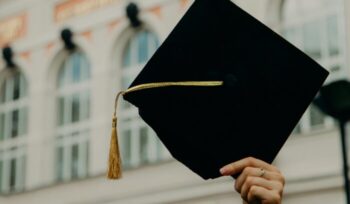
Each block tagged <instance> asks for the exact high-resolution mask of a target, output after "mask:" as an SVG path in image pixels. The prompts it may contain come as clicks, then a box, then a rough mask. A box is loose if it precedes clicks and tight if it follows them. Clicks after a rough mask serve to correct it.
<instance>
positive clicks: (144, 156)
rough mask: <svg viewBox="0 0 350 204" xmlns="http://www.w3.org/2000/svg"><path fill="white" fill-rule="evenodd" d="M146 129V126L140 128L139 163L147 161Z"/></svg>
mask: <svg viewBox="0 0 350 204" xmlns="http://www.w3.org/2000/svg"><path fill="white" fill-rule="evenodd" d="M147 133H148V129H147V127H142V128H140V160H141V163H147V162H148V148H149V145H148V143H149V141H148V134H147Z"/></svg>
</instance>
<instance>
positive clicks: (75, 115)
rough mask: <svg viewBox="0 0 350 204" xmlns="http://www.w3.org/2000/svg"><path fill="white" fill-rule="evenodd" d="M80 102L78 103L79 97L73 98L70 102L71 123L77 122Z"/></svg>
mask: <svg viewBox="0 0 350 204" xmlns="http://www.w3.org/2000/svg"><path fill="white" fill-rule="evenodd" d="M79 109H80V101H79V95H77V94H76V95H74V96H73V101H72V123H74V122H77V121H79V114H80V111H79Z"/></svg>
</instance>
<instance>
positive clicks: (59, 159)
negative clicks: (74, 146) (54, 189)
mask: <svg viewBox="0 0 350 204" xmlns="http://www.w3.org/2000/svg"><path fill="white" fill-rule="evenodd" d="M63 158H64V157H63V147H57V148H56V177H57V180H58V181H63V169H64V168H63V167H64V166H63Z"/></svg>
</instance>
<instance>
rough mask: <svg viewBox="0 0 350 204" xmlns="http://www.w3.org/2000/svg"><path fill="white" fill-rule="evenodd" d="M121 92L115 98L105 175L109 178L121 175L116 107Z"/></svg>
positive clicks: (118, 177) (116, 177) (117, 177)
mask: <svg viewBox="0 0 350 204" xmlns="http://www.w3.org/2000/svg"><path fill="white" fill-rule="evenodd" d="M123 94H124V92H120V93H118V95H117V97H116V99H115V106H114V114H113V120H112V134H111V141H110V149H109V159H108V172H107V177H108V178H109V179H120V178H121V177H122V161H121V157H120V149H119V143H118V129H117V109H118V100H119V97H120V96H121V95H123Z"/></svg>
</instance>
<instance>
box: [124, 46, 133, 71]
mask: <svg viewBox="0 0 350 204" xmlns="http://www.w3.org/2000/svg"><path fill="white" fill-rule="evenodd" d="M130 65H131V46H130V42H128V44H127V47H126V49H125V50H124V55H123V67H124V68H125V67H129V66H130Z"/></svg>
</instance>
